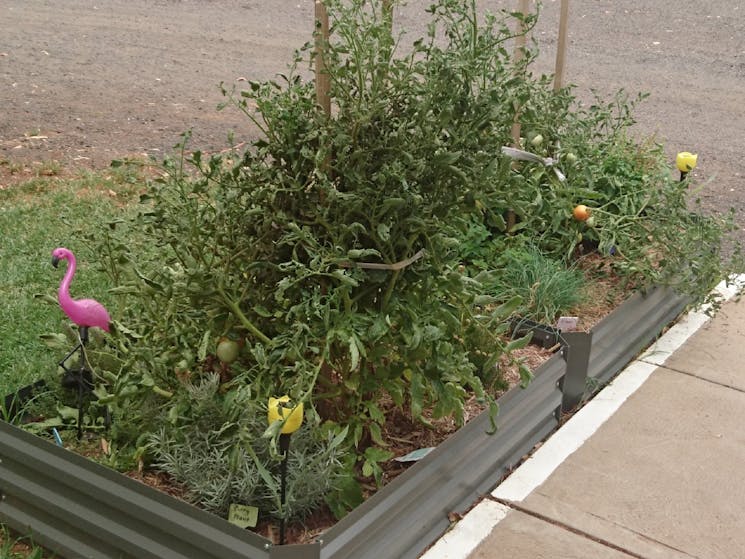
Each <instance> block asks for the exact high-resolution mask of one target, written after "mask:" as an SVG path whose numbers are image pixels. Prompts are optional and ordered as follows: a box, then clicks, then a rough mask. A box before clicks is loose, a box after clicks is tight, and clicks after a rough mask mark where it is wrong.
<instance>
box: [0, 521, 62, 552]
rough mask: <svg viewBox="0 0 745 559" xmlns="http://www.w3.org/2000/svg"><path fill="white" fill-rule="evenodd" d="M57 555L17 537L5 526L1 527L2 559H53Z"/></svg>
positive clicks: (0, 546) (0, 545)
mask: <svg viewBox="0 0 745 559" xmlns="http://www.w3.org/2000/svg"><path fill="white" fill-rule="evenodd" d="M54 557H56V555H52V554H50V553H49V552H48V551H46V550H45V549H43V548H41V547H39V546H37V545H35V544H34V543H33V542H32V541H29V540H28V539H27V538H20V537H16V536H15V535H14V534H12V533H11V532H10V531H9V530H8V529H7V528H6V527H5V526H0V559H52V558H54Z"/></svg>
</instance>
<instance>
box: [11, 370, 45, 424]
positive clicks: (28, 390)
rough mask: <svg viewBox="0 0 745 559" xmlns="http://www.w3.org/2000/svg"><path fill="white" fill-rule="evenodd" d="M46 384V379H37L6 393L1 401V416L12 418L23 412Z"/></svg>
mask: <svg viewBox="0 0 745 559" xmlns="http://www.w3.org/2000/svg"><path fill="white" fill-rule="evenodd" d="M46 386H47V383H46V381H44V380H37V381H36V382H34V383H32V384H29V385H27V386H24V387H23V388H21V389H19V390H17V391H16V392H13V393H11V394H8V395H7V396H5V400H4V401H3V410H2V411H3V416H4V417H6V418H9V419H10V418H14V417H17V416H18V415H22V414H23V410H24V408H25V406H26V404H28V403H29V402H30V401H31V400H32V399H33V397H34V396H36V394H38V393H39V392H41V391H43V390H44V389H45V388H46Z"/></svg>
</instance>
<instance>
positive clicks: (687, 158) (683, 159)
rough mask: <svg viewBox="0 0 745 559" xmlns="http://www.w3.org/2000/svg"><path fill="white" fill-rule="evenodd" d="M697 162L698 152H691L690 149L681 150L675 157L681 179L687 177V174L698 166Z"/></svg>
mask: <svg viewBox="0 0 745 559" xmlns="http://www.w3.org/2000/svg"><path fill="white" fill-rule="evenodd" d="M697 162H698V154H696V153H690V152H688V151H681V152H680V153H679V154H678V155H677V156H676V157H675V165H676V166H677V167H678V171H680V180H681V181H682V180H684V179H685V178H686V175H687V174H688V173H690V172H691V171H693V170H694V169H695V168H696V163H697Z"/></svg>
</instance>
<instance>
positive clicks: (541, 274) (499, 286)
mask: <svg viewBox="0 0 745 559" xmlns="http://www.w3.org/2000/svg"><path fill="white" fill-rule="evenodd" d="M500 260H501V264H500V266H499V268H500V273H499V279H498V280H497V282H496V283H495V285H494V286H493V290H494V293H496V294H499V296H500V297H502V298H504V299H505V300H507V299H509V298H511V297H514V296H516V295H518V296H520V297H521V298H522V300H523V305H524V306H525V309H524V310H523V311H521V312H522V314H523V318H529V319H532V320H535V321H537V322H542V323H544V324H553V323H554V321H555V320H556V319H557V318H558V317H559V315H560V314H561V313H562V312H565V311H567V310H569V309H571V308H572V307H574V306H576V305H577V304H578V303H580V302H581V301H582V299H583V297H584V292H585V289H586V280H585V277H584V275H583V274H582V272H581V271H580V270H579V269H576V268H569V269H567V268H566V267H565V265H564V264H563V263H561V262H559V261H557V260H553V259H551V258H549V257H547V256H545V255H544V254H542V253H541V252H540V251H539V250H538V249H537V248H535V247H532V246H528V247H525V248H521V249H509V250H507V251H505V252H504V253H503V254H502V256H501V258H500Z"/></svg>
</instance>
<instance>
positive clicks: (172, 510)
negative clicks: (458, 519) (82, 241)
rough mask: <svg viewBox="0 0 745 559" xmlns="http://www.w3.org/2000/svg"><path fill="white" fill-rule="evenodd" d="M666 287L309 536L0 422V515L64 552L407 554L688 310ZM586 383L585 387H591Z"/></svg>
mask: <svg viewBox="0 0 745 559" xmlns="http://www.w3.org/2000/svg"><path fill="white" fill-rule="evenodd" d="M685 304H686V300H685V299H684V298H683V297H681V296H679V295H676V294H675V293H673V292H672V291H670V290H668V289H662V288H654V289H651V290H649V291H648V292H647V293H645V294H641V293H639V294H636V295H634V296H632V297H631V298H630V299H629V300H628V301H626V302H625V303H624V304H622V305H621V306H620V307H619V308H617V309H616V310H615V311H614V312H613V313H612V314H611V315H609V316H608V317H606V318H605V319H604V320H603V321H601V322H600V323H599V324H598V325H597V326H595V327H594V328H593V329H592V331H591V332H590V333H589V334H577V335H568V336H566V340H565V346H564V348H563V350H562V352H561V353H559V354H556V355H554V356H553V357H552V358H551V359H549V360H548V361H547V362H546V363H544V364H543V365H542V366H541V367H539V368H538V369H537V370H536V371H535V377H534V379H533V381H532V382H531V384H530V385H529V386H528V388H526V389H521V388H518V387H516V388H513V389H511V390H509V391H508V392H507V393H505V394H504V395H503V396H502V397H500V398H499V400H498V403H499V408H500V411H499V416H498V418H497V424H498V429H497V431H496V432H495V433H493V434H490V431H491V429H490V421H489V415H488V412H484V413H482V414H481V415H479V416H478V417H476V418H475V419H473V420H472V421H471V422H469V423H468V424H467V425H466V426H464V427H463V428H462V429H460V430H459V431H458V432H457V433H455V434H454V435H453V436H451V437H450V438H448V439H447V440H446V441H445V442H443V443H442V444H440V445H439V446H438V447H437V448H436V449H435V450H434V451H432V452H431V453H430V454H429V455H427V456H426V457H425V458H424V459H422V460H421V461H419V462H418V463H416V464H415V465H413V466H412V467H411V468H409V469H408V470H407V471H406V472H404V473H403V474H401V475H400V476H399V477H397V478H396V479H395V480H393V482H391V483H390V484H389V485H387V486H386V487H384V488H383V489H381V490H380V491H379V492H378V493H376V494H375V495H374V496H372V497H371V498H370V499H368V500H367V501H366V502H365V503H363V504H362V505H361V506H360V507H358V508H357V509H355V510H354V511H352V512H351V513H350V514H349V515H348V516H346V517H345V518H344V519H342V520H341V521H340V522H338V523H337V524H336V525H335V526H333V527H332V528H330V529H329V530H327V531H326V532H325V533H324V534H323V535H322V536H321V537H319V539H318V540H317V541H316V542H314V543H311V544H303V545H286V546H275V545H272V543H271V542H270V541H269V540H267V539H265V538H263V537H260V536H258V535H256V534H253V533H251V532H248V531H245V530H241V529H239V528H238V527H236V526H233V525H232V524H230V523H228V522H227V521H225V520H223V519H221V518H218V517H216V516H214V515H211V514H209V513H206V512H204V511H201V510H199V509H197V508H195V507H193V506H190V505H188V504H186V503H184V502H182V501H179V500H178V499H175V498H173V497H170V496H168V495H165V494H163V493H161V492H159V491H157V490H155V489H152V488H150V487H147V486H145V485H143V484H141V483H139V482H137V481H134V480H132V479H129V478H127V477H126V476H124V475H121V474H118V473H116V472H114V471H112V470H110V469H108V468H106V467H104V466H101V465H99V464H96V463H93V462H91V461H89V460H87V459H85V458H83V457H81V456H79V455H77V454H75V453H73V452H70V451H67V450H65V449H63V448H60V447H57V446H55V445H53V444H51V443H49V442H47V441H45V440H43V439H40V438H37V437H35V436H34V435H31V434H29V433H26V432H24V431H22V430H20V429H18V428H16V427H13V426H11V425H9V424H7V423H2V422H0V498H1V500H0V522H2V523H4V524H6V525H8V526H9V527H11V528H13V529H14V530H16V531H18V532H20V533H22V534H29V535H32V536H33V538H34V540H35V541H36V542H38V543H39V544H42V545H44V546H45V547H47V548H49V549H50V550H52V551H55V552H56V553H59V554H60V555H62V556H63V557H68V558H78V557H81V558H82V557H87V558H101V559H109V558H137V559H150V558H152V559H170V558H173V559H181V558H183V559H186V558H192V559H210V558H213V557H214V558H216V559H217V558H220V559H231V558H236V559H237V558H245V559H254V558H256V559H259V558H278V559H282V558H287V559H292V558H297V559H300V558H302V559H315V558H319V559H320V558H323V559H345V558H349V559H351V558H355V559H365V558H369V559H373V558H375V559H380V558H414V557H417V556H418V555H419V554H420V553H421V552H422V551H423V550H424V549H426V548H427V547H428V546H429V545H430V544H431V543H432V542H433V541H435V540H436V539H437V538H438V537H439V536H440V535H442V534H443V533H444V532H445V530H447V528H448V527H449V525H450V520H449V518H450V515H451V514H452V513H456V514H459V513H463V512H465V511H466V510H468V509H469V508H470V507H471V505H472V504H473V503H474V502H476V501H477V500H478V499H479V498H480V497H481V496H482V495H484V494H486V493H488V492H489V491H490V490H491V489H492V488H493V487H494V486H495V485H496V484H498V483H499V481H500V480H501V479H502V478H503V477H504V476H505V475H506V474H507V473H508V472H509V471H510V470H511V469H512V468H514V467H515V466H516V465H517V464H518V463H519V462H520V461H521V460H522V458H523V457H524V456H525V455H526V453H528V452H530V450H531V449H532V448H533V447H534V446H535V444H536V443H538V442H540V441H542V440H544V439H545V438H546V437H547V436H549V435H550V433H551V432H552V431H553V430H554V429H555V428H556V427H557V426H558V425H559V423H560V420H561V413H562V407H563V408H564V409H569V408H572V407H574V406H575V405H576V404H577V403H578V402H579V401H580V400H581V399H582V398H584V397H586V396H587V395H588V393H589V392H592V391H593V390H594V389H596V388H597V387H599V386H602V385H604V384H606V383H608V382H609V381H610V380H611V379H612V378H613V376H614V375H615V374H617V373H618V372H619V371H620V370H621V369H622V368H623V367H624V366H625V365H626V364H627V363H628V362H629V361H630V360H631V359H633V357H634V356H635V355H637V354H638V353H639V352H640V350H641V349H643V348H644V347H645V346H646V345H648V344H649V343H650V342H651V341H653V340H654V339H655V338H656V337H657V336H658V335H659V333H660V332H661V330H662V329H663V328H664V327H665V326H666V325H668V324H669V323H670V322H671V321H672V320H674V319H675V317H676V316H677V315H678V314H679V313H680V312H681V310H682V309H683V308H684V307H685ZM588 387H589V388H588Z"/></svg>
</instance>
